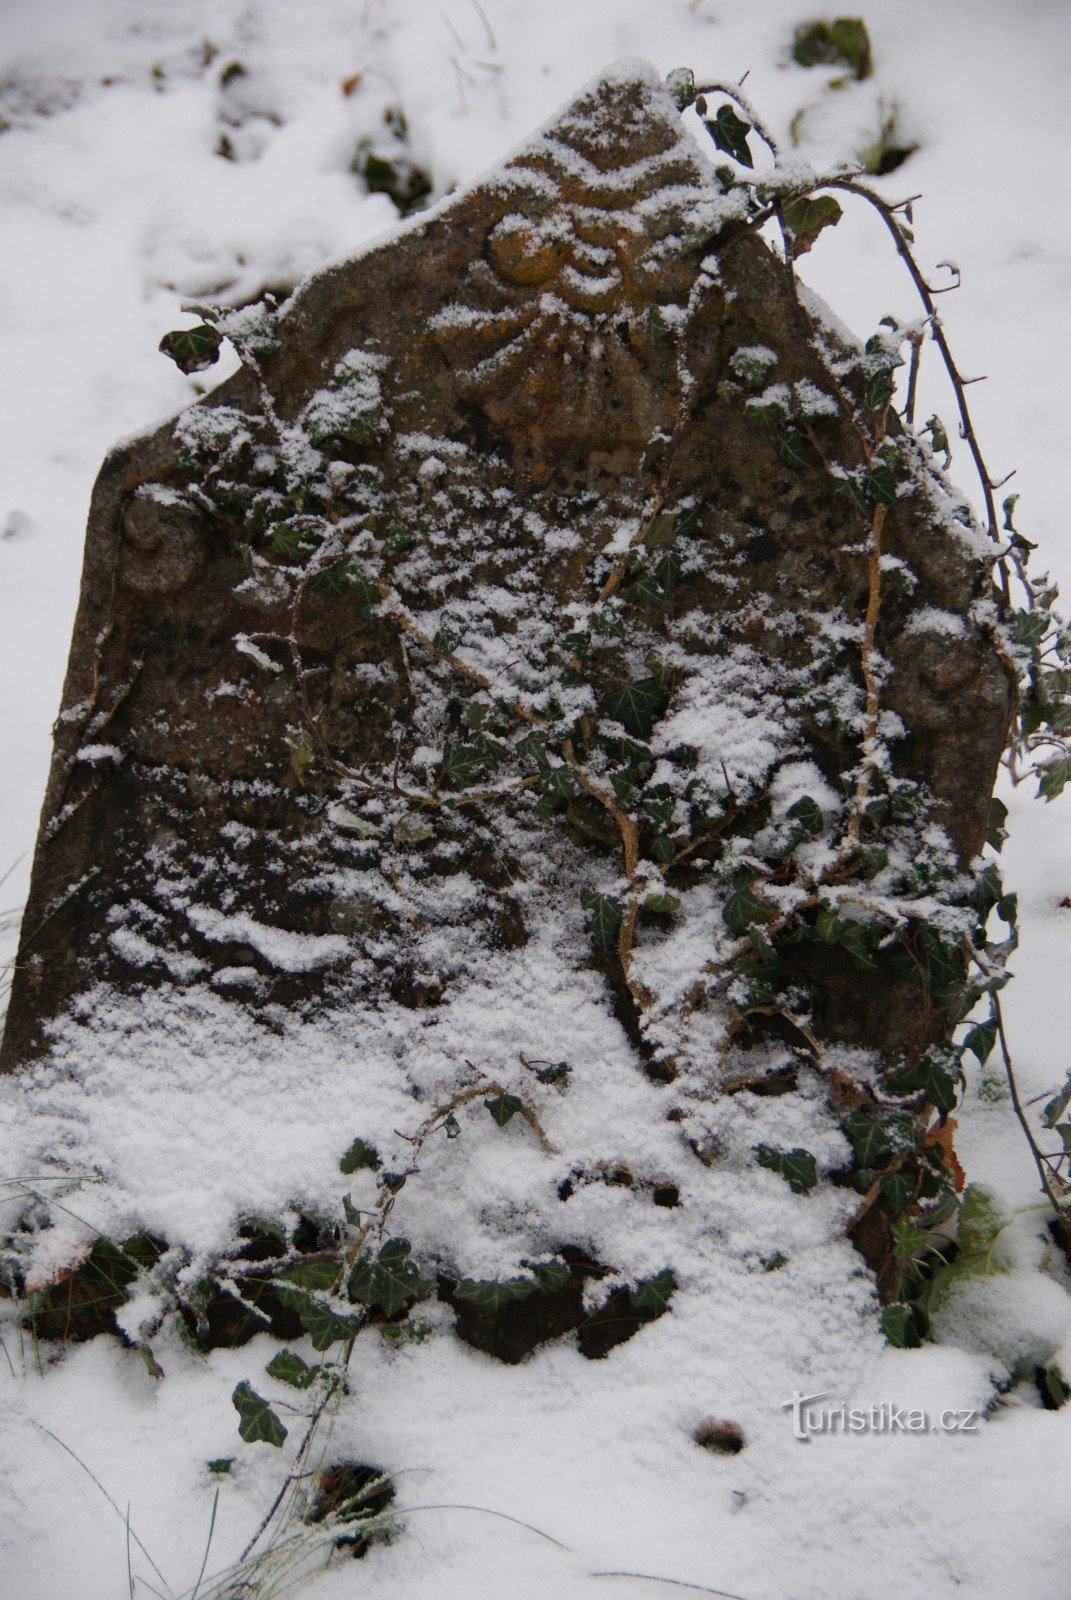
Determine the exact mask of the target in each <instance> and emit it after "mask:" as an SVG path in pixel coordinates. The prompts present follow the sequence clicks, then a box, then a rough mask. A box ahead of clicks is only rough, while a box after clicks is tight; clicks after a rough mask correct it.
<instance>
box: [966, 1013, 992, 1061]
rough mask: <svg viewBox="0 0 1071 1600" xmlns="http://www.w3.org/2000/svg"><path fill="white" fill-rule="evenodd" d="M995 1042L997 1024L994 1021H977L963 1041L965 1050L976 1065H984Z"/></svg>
mask: <svg viewBox="0 0 1071 1600" xmlns="http://www.w3.org/2000/svg"><path fill="white" fill-rule="evenodd" d="M996 1043H997V1025H996V1023H995V1022H979V1023H977V1024H976V1026H975V1027H973V1028H972V1029H971V1031H970V1032H969V1033H968V1035H967V1037H966V1039H965V1040H964V1041H963V1047H964V1049H965V1050H969V1051H970V1052H971V1055H972V1056H974V1057H975V1058H976V1059H977V1061H978V1065H979V1066H981V1067H984V1066H985V1064H986V1062H987V1061H988V1060H989V1058H990V1056H991V1055H992V1054H993V1051H994V1049H995V1047H996Z"/></svg>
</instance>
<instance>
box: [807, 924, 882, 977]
mask: <svg viewBox="0 0 1071 1600" xmlns="http://www.w3.org/2000/svg"><path fill="white" fill-rule="evenodd" d="M814 931H815V933H816V934H817V935H818V937H819V939H821V941H822V943H823V944H839V945H841V946H843V948H844V949H845V950H847V952H848V954H849V955H850V956H851V958H852V960H853V961H854V962H855V964H856V966H857V967H863V968H867V967H873V966H874V962H873V960H872V959H871V956H870V954H869V952H868V950H867V947H866V929H865V928H864V926H863V924H862V923H861V922H854V921H852V920H851V919H850V918H848V917H838V916H837V913H836V912H835V911H820V912H819V913H818V916H817V917H816V918H815V924H814Z"/></svg>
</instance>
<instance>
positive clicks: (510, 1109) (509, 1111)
mask: <svg viewBox="0 0 1071 1600" xmlns="http://www.w3.org/2000/svg"><path fill="white" fill-rule="evenodd" d="M484 1105H485V1106H486V1107H487V1109H488V1111H489V1112H490V1113H491V1116H492V1117H493V1118H494V1120H495V1122H497V1123H498V1126H499V1127H500V1128H504V1127H505V1126H506V1124H507V1122H510V1121H512V1119H513V1118H514V1117H515V1116H516V1115H517V1113H518V1111H523V1110H524V1101H523V1100H519V1099H518V1098H517V1096H516V1095H515V1094H496V1095H495V1096H494V1098H493V1099H491V1100H485V1101H484Z"/></svg>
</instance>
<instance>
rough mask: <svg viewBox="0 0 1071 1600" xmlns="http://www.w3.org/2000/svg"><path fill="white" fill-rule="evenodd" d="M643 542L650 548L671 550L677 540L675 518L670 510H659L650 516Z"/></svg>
mask: <svg viewBox="0 0 1071 1600" xmlns="http://www.w3.org/2000/svg"><path fill="white" fill-rule="evenodd" d="M643 542H644V544H645V545H647V546H648V547H649V548H650V549H652V550H672V548H673V546H674V545H675V544H676V542H677V518H676V514H675V513H674V512H672V511H660V512H659V513H658V515H657V516H655V517H652V518H651V525H650V527H649V528H648V529H647V532H646V533H645V534H644V536H643Z"/></svg>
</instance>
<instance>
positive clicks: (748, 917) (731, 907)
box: [721, 875, 777, 934]
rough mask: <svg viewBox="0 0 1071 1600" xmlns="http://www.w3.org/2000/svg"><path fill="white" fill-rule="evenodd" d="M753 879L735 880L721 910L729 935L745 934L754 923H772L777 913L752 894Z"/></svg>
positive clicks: (743, 876) (744, 877) (740, 878)
mask: <svg viewBox="0 0 1071 1600" xmlns="http://www.w3.org/2000/svg"><path fill="white" fill-rule="evenodd" d="M754 882H755V879H754V878H753V877H749V876H747V875H742V876H740V877H738V878H737V880H736V885H735V887H734V889H733V892H732V894H731V895H730V896H729V898H728V900H727V901H726V902H725V906H724V908H723V910H722V914H721V915H722V921H723V922H724V923H725V925H726V927H727V928H728V929H729V931H730V932H731V933H736V934H746V933H748V932H749V931H750V929H751V928H752V927H754V925H755V924H756V923H763V922H772V921H773V919H774V917H776V915H777V912H776V911H775V910H774V909H773V907H772V906H768V905H767V904H766V902H765V900H760V899H759V898H758V896H757V895H756V894H753V893H752V887H751V886H752V884H753V883H754Z"/></svg>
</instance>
